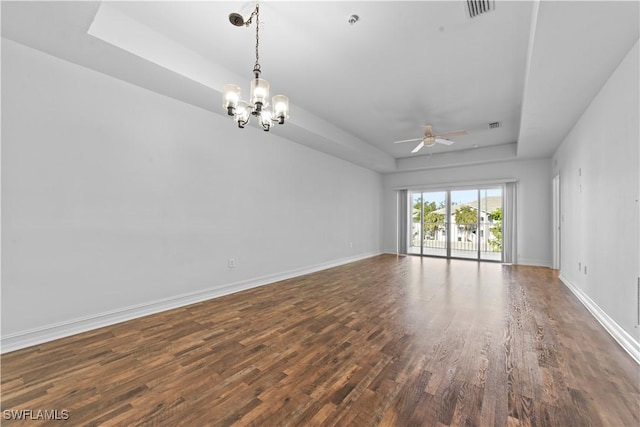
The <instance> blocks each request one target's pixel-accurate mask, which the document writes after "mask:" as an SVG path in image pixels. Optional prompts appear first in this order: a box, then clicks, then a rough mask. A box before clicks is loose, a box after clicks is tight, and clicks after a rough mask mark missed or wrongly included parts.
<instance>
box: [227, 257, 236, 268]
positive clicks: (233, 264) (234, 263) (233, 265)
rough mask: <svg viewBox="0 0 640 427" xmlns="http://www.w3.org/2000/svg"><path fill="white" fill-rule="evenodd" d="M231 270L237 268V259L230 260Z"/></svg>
mask: <svg viewBox="0 0 640 427" xmlns="http://www.w3.org/2000/svg"><path fill="white" fill-rule="evenodd" d="M228 265H229V268H235V266H236V259H235V258H229V264H228Z"/></svg>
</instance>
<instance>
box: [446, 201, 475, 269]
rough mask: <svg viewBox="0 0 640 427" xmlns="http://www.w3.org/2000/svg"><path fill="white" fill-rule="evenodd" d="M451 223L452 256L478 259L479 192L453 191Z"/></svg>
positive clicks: (450, 242)
mask: <svg viewBox="0 0 640 427" xmlns="http://www.w3.org/2000/svg"><path fill="white" fill-rule="evenodd" d="M449 222H450V224H449V245H450V247H451V256H452V257H454V258H473V259H478V247H479V246H478V231H479V230H478V190H460V191H451V216H450V218H449Z"/></svg>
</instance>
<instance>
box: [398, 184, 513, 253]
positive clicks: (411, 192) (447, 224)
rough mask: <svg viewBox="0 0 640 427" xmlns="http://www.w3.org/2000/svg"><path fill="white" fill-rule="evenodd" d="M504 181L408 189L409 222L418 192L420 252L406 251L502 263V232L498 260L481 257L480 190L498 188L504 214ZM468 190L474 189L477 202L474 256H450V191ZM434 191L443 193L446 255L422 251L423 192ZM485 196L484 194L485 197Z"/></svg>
mask: <svg viewBox="0 0 640 427" xmlns="http://www.w3.org/2000/svg"><path fill="white" fill-rule="evenodd" d="M505 185H506V184H505V183H495V184H487V185H470V186H464V187H444V188H442V187H440V188H439V187H430V188H425V189H412V190H408V197H407V199H408V201H409V203H410V209H411V214H410V215H408V219H407V221H408V222H409V223H410V224H411V223H412V222H413V195H414V194H420V196H419V199H420V212H419V220H420V226H419V242H420V253H419V254H418V253H410V252H409V251H408V253H409V254H410V255H414V256H422V257H424V256H429V257H438V258H447V259H466V260H475V261H485V262H498V263H502V262H504V233H503V235H502V242H501V250H500V259H499V260H493V259H488V258H483V257H482V244H481V236H480V235H481V234H482V237H483V238H484V237H486V236H485V230H484V226H485V224H483V223H482V222H481V208H482V206H481V191H482V190H497V189H499V190H500V194H501V196H500V197H501V199H502V203H501V205H500V208H501V209H502V212H503V214H504V211H505V209H504V208H505V207H504V192H505ZM469 190H476V202H477V208H476V239H475V240H476V246H477V248H476V251H475V252H476V256H475V258H465V257H456V256H452V244H451V243H452V238H453V235H454V232H453V231H454V230H453V227H454V223H453V221H452V220H451V218H452V217H451V215H452V204H451V193H452V192H453V191H469ZM435 192H442V193H445V208H446V209H445V212H446V214H445V220H444V228H445V234H446V236H445V249H446V255H437V254H425V252H424V247H425V243H424V236H425V230H424V227H425V224H424V203H425V198H424V195H425V193H435ZM486 197H487V196H485V199H486ZM502 224H504V221H502ZM407 228H408V229H410V228H411V227H407Z"/></svg>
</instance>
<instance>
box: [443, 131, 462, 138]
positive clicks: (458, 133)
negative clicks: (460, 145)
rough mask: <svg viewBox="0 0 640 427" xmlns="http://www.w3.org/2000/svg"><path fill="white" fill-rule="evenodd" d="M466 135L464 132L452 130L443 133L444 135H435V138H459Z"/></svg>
mask: <svg viewBox="0 0 640 427" xmlns="http://www.w3.org/2000/svg"><path fill="white" fill-rule="evenodd" d="M466 134H467V131H466V130H452V131H451V132H445V133H441V134H439V135H436V138H448V137H450V136H460V135H466Z"/></svg>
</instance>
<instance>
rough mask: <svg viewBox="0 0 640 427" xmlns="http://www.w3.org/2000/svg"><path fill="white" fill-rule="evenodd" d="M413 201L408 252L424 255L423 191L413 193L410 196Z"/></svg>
mask: <svg viewBox="0 0 640 427" xmlns="http://www.w3.org/2000/svg"><path fill="white" fill-rule="evenodd" d="M409 200H410V202H411V207H410V212H411V213H410V217H409V222H410V226H409V248H408V250H407V252H408V253H410V254H413V255H422V246H421V245H420V241H421V240H422V227H421V224H422V193H413V192H412V193H411V194H410V196H409Z"/></svg>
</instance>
